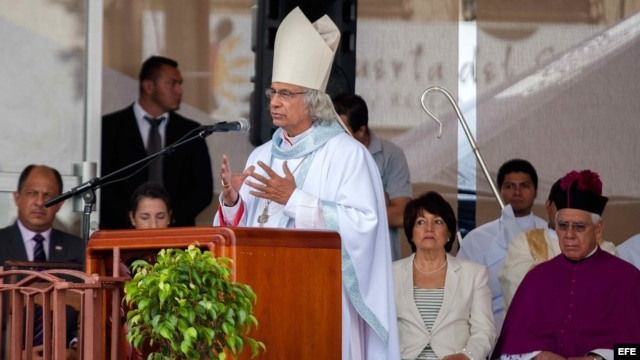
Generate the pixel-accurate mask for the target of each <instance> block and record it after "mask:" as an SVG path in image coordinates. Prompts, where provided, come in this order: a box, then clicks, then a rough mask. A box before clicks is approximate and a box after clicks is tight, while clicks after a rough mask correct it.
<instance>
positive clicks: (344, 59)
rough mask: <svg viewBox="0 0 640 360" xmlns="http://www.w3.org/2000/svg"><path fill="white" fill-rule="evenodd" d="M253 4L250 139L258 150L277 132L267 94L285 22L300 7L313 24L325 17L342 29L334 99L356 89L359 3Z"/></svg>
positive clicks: (266, 0)
mask: <svg viewBox="0 0 640 360" xmlns="http://www.w3.org/2000/svg"><path fill="white" fill-rule="evenodd" d="M254 3H255V5H254V7H253V9H252V16H253V35H254V37H253V41H252V49H251V50H252V51H253V52H254V53H255V74H254V77H253V78H252V79H251V82H253V92H252V93H251V101H250V106H251V112H250V118H251V120H250V121H251V131H250V134H249V139H250V141H251V143H252V144H253V145H255V146H258V145H261V144H263V143H265V142H267V141H269V140H271V136H272V135H273V132H274V131H275V127H274V126H273V123H272V121H271V116H270V115H269V102H268V100H267V98H266V97H265V95H264V90H265V89H266V88H267V87H269V86H271V71H272V68H273V45H274V43H275V40H276V32H277V30H278V26H279V25H280V22H281V21H282V19H283V18H284V17H285V16H287V14H289V12H290V11H291V10H293V9H295V7H296V6H299V7H300V10H302V12H303V13H304V14H305V16H306V17H307V18H308V19H309V20H310V21H311V22H314V21H316V20H317V19H319V18H320V17H322V16H323V15H325V14H326V15H328V16H329V17H330V18H331V20H333V22H334V23H335V24H336V25H337V26H338V29H340V32H341V37H340V44H339V45H338V50H337V51H336V56H335V59H334V60H333V66H332V68H331V75H330V76H329V81H328V83H327V93H328V94H329V95H330V96H332V97H333V96H336V95H338V94H341V93H344V92H353V91H354V89H355V82H356V30H357V28H356V27H357V26H356V25H357V19H356V18H357V14H358V9H357V0H254Z"/></svg>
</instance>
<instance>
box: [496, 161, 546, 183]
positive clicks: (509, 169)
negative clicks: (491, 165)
mask: <svg viewBox="0 0 640 360" xmlns="http://www.w3.org/2000/svg"><path fill="white" fill-rule="evenodd" d="M514 172H523V173H525V174H528V175H529V177H530V178H531V181H532V182H533V188H534V189H536V190H538V173H537V172H536V169H535V168H534V167H533V165H531V163H530V162H528V161H527V160H524V159H511V160H509V161H507V162H505V163H504V164H502V166H500V170H498V188H501V187H502V184H503V183H504V177H505V176H506V175H507V174H511V173H514Z"/></svg>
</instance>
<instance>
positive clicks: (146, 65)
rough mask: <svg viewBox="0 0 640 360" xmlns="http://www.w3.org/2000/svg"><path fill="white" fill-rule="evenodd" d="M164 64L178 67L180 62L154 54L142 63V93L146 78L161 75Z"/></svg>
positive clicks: (153, 78) (154, 77)
mask: <svg viewBox="0 0 640 360" xmlns="http://www.w3.org/2000/svg"><path fill="white" fill-rule="evenodd" d="M163 65H168V66H171V67H174V68H177V67H178V62H177V61H175V60H173V59H169V58H167V57H164V56H152V57H150V58H148V59H147V60H145V61H144V62H143V63H142V67H141V68H140V75H139V76H138V80H139V81H140V93H142V82H143V81H144V80H155V79H157V78H158V77H159V76H160V72H161V69H162V66H163Z"/></svg>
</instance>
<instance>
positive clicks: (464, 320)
mask: <svg viewBox="0 0 640 360" xmlns="http://www.w3.org/2000/svg"><path fill="white" fill-rule="evenodd" d="M404 231H405V235H406V236H407V239H408V240H409V244H410V245H411V249H412V250H413V252H414V253H413V254H412V255H410V256H409V257H407V258H404V259H401V260H398V261H396V262H394V263H393V278H394V288H395V297H396V309H397V316H398V333H399V338H400V353H401V356H402V358H403V359H446V360H458V359H459V360H467V359H484V358H485V357H486V356H487V355H489V352H490V351H491V348H492V347H493V345H494V341H495V338H496V328H495V325H494V320H493V313H492V308H491V291H490V290H489V286H488V284H487V279H488V273H487V268H486V267H485V266H483V265H480V264H476V263H474V262H470V261H466V260H461V259H457V258H455V257H454V256H451V255H449V254H448V252H449V251H450V250H451V247H452V245H453V242H454V239H455V236H456V232H457V221H456V217H455V214H454V212H453V209H452V208H451V205H449V203H448V202H447V201H446V200H445V199H444V198H443V197H442V196H441V195H440V194H438V193H436V192H428V193H426V194H424V195H422V196H420V197H418V198H416V199H414V200H412V201H411V202H409V204H407V207H406V208H405V211H404Z"/></svg>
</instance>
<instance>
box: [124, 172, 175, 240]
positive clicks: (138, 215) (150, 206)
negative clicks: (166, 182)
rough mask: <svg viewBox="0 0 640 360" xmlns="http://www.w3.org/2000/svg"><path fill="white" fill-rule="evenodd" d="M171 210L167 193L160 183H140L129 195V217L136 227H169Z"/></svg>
mask: <svg viewBox="0 0 640 360" xmlns="http://www.w3.org/2000/svg"><path fill="white" fill-rule="evenodd" d="M171 212H172V211H171V199H170V198H169V193H168V192H167V190H166V189H165V188H164V186H162V185H161V184H158V183H154V182H145V183H142V184H141V185H140V186H138V188H136V190H135V191H134V192H133V194H132V195H131V205H130V207H129V219H130V220H131V226H133V227H134V228H136V229H155V228H166V227H169V225H170V224H171Z"/></svg>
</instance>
